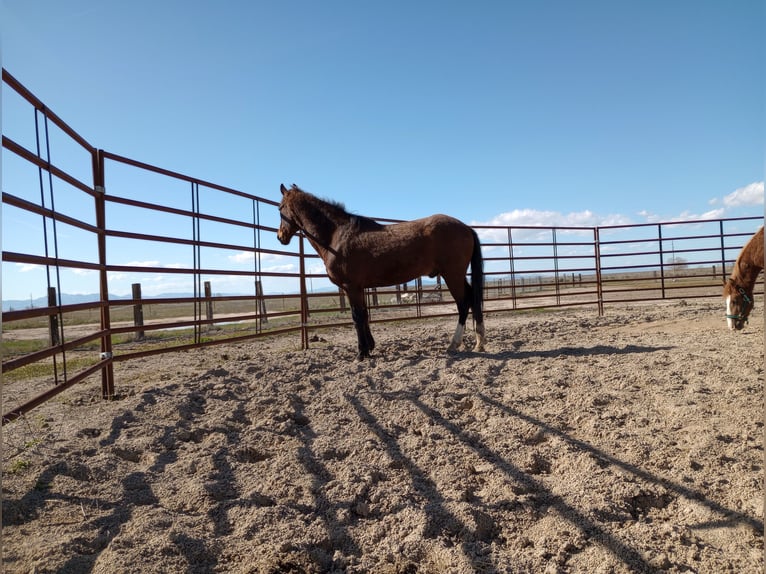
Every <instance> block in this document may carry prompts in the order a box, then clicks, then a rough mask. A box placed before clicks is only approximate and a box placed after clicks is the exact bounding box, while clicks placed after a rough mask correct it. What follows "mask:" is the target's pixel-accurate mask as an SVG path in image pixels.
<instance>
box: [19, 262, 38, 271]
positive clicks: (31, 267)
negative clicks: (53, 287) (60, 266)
mask: <svg viewBox="0 0 766 574" xmlns="http://www.w3.org/2000/svg"><path fill="white" fill-rule="evenodd" d="M16 267H17V268H18V270H19V272H20V273H27V272H28V271H35V270H37V269H40V270H42V268H43V266H42V265H35V264H34V263H17V264H16Z"/></svg>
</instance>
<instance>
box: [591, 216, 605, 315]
mask: <svg viewBox="0 0 766 574" xmlns="http://www.w3.org/2000/svg"><path fill="white" fill-rule="evenodd" d="M593 244H594V247H595V256H596V299H597V301H598V316H599V317H603V316H604V285H603V284H602V282H601V236H600V234H599V229H598V227H594V228H593Z"/></svg>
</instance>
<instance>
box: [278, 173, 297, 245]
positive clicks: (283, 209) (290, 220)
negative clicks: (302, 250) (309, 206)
mask: <svg viewBox="0 0 766 574" xmlns="http://www.w3.org/2000/svg"><path fill="white" fill-rule="evenodd" d="M279 190H280V191H281V192H282V201H281V202H280V203H279V217H280V218H281V221H280V223H279V231H277V239H279V242H280V243H281V244H282V245H287V244H288V243H290V240H291V239H292V238H293V235H295V234H296V233H298V230H299V229H300V228H299V227H298V224H297V223H296V218H295V213H294V209H293V205H292V203H293V202H292V200H293V199H294V197H295V195H296V193H298V192H300V190H299V189H298V188H297V187H296V186H295V184H293V186H292V187H291V188H290V189H287V188H286V187H285V186H284V184H279Z"/></svg>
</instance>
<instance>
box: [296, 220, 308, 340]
mask: <svg viewBox="0 0 766 574" xmlns="http://www.w3.org/2000/svg"><path fill="white" fill-rule="evenodd" d="M299 239H300V241H299V242H298V245H299V246H300V253H299V255H300V290H301V295H300V300H301V314H300V316H301V349H308V348H309V330H308V327H309V298H308V293H307V291H306V251H305V248H304V240H303V233H301V234H300V237H299Z"/></svg>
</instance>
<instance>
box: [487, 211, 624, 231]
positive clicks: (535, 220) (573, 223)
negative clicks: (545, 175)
mask: <svg viewBox="0 0 766 574" xmlns="http://www.w3.org/2000/svg"><path fill="white" fill-rule="evenodd" d="M627 223H630V218H628V217H625V216H624V215H619V214H610V215H605V216H602V215H598V214H596V213H593V212H592V211H590V210H589V209H586V210H585V211H573V212H571V213H561V212H560V211H540V210H537V209H514V210H513V211H506V212H505V213H501V214H500V215H497V216H495V217H493V218H492V219H491V220H490V221H487V222H480V223H474V225H500V226H534V227H594V226H597V225H621V224H627Z"/></svg>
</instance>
